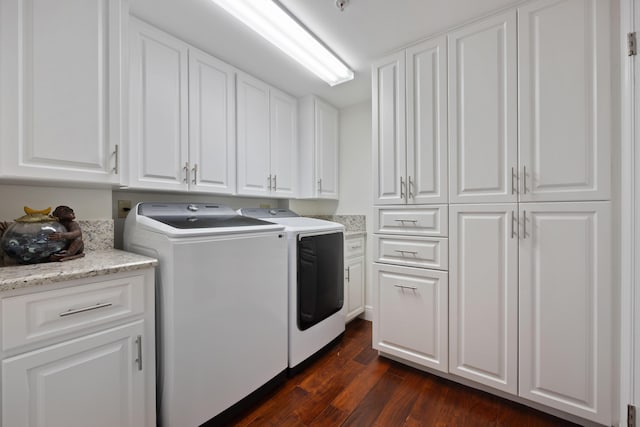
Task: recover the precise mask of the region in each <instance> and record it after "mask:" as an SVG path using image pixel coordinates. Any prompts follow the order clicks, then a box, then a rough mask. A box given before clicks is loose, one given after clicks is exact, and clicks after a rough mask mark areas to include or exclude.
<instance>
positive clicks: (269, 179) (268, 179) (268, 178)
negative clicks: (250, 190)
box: [267, 174, 271, 191]
mask: <svg viewBox="0 0 640 427" xmlns="http://www.w3.org/2000/svg"><path fill="white" fill-rule="evenodd" d="M267 181H269V191H271V174H269V176H268V177H267Z"/></svg>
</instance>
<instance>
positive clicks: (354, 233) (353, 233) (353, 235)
mask: <svg viewBox="0 0 640 427" xmlns="http://www.w3.org/2000/svg"><path fill="white" fill-rule="evenodd" d="M366 234H367V232H366V231H345V232H344V238H345V239H351V238H356V237H362V236H365V235H366Z"/></svg>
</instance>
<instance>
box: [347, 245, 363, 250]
mask: <svg viewBox="0 0 640 427" xmlns="http://www.w3.org/2000/svg"><path fill="white" fill-rule="evenodd" d="M360 248H362V245H353V246H349V249H360Z"/></svg>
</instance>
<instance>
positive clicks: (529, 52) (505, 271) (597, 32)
mask: <svg viewBox="0 0 640 427" xmlns="http://www.w3.org/2000/svg"><path fill="white" fill-rule="evenodd" d="M611 18H612V16H611V2H610V1H608V0H607V1H601V0H539V1H536V2H528V3H525V4H524V5H522V6H521V7H520V8H518V9H515V10H508V11H504V12H501V13H499V14H497V15H494V16H490V17H488V18H485V19H483V20H479V21H475V22H473V23H471V24H468V25H465V26H462V27H459V28H456V29H455V30H453V31H451V32H449V33H447V34H446V35H445V36H440V37H437V38H435V39H433V40H430V41H426V42H422V43H420V44H419V45H416V46H414V47H410V48H408V49H406V50H405V51H402V52H399V53H396V54H393V55H390V56H389V57H387V58H384V59H382V60H380V61H378V62H377V63H376V64H374V66H373V78H372V79H373V97H372V99H373V151H374V162H375V164H374V170H375V173H376V175H375V176H374V181H375V183H374V193H375V194H374V200H375V202H374V203H375V204H376V206H375V207H374V211H375V215H374V219H375V221H376V224H375V229H376V231H375V232H376V234H375V235H374V249H375V251H376V253H375V254H374V260H375V263H374V268H373V271H374V275H373V276H374V278H373V280H374V283H373V286H374V304H375V306H374V337H373V345H374V347H375V348H376V349H378V350H379V351H380V353H381V354H383V355H387V356H390V357H393V358H396V359H400V360H404V361H407V362H409V363H411V364H413V365H416V366H420V367H424V368H426V369H428V370H437V371H440V372H444V373H445V374H444V375H445V376H447V377H449V378H452V379H456V378H461V380H462V379H464V381H472V382H475V383H478V384H479V387H480V388H483V389H495V390H496V391H499V392H501V393H502V395H504V393H507V395H509V394H510V395H513V396H514V398H515V399H516V400H518V401H521V402H525V403H526V402H528V401H529V402H532V404H533V402H535V403H536V404H542V405H545V406H546V407H549V408H553V409H555V410H560V411H562V412H564V413H566V414H567V415H566V416H567V417H571V416H575V417H579V418H582V419H587V420H591V421H595V422H598V423H602V424H606V425H611V423H612V422H613V419H612V400H611V395H612V391H613V390H614V387H615V384H612V382H611V373H612V363H613V355H612V350H611V349H612V345H613V343H612V338H611V336H612V318H613V307H612V272H611V255H610V253H611V248H612V242H611V238H610V235H611V231H612V225H611V201H610V200H611V188H610V187H611V166H610V163H611V154H610V153H611V143H612V141H611V140H612V128H611V123H610V114H611V113H610V109H611V93H612V89H613V88H612V83H611V70H610V64H611V62H612V55H615V54H616V52H612V49H611V47H610V42H611V34H612V30H613V29H612V26H611ZM425 46H432V48H431V52H432V53H431V54H430V56H429V57H428V58H429V60H430V61H431V62H429V63H428V64H425V62H424V58H426V57H425V56H424V55H422V62H418V61H416V55H415V53H414V52H415V51H416V49H419V48H420V47H423V49H424V47H425ZM436 46H437V48H436ZM425 65H427V68H428V70H429V71H428V72H424V66H425ZM441 88H445V89H441ZM447 124H448V126H447ZM409 147H411V151H410V150H409ZM416 153H419V155H417V154H416ZM442 153H444V155H443V154H442ZM446 153H448V162H447V161H446V159H447V155H446ZM416 171H421V172H416ZM420 176H422V177H425V176H428V177H430V182H431V183H436V182H437V183H439V187H438V186H434V185H432V186H431V188H434V190H432V191H431V193H432V194H439V197H434V198H433V199H425V198H419V191H418V188H422V189H424V188H425V186H424V183H425V182H426V181H424V180H420V179H419V178H418V177H420ZM418 182H420V184H418ZM420 186H422V187H420ZM394 234H395V235H397V236H394ZM398 237H399V238H398ZM443 248H444V249H443ZM443 252H444V253H443ZM487 387H488V388H487ZM515 396H517V398H516V397H515Z"/></svg>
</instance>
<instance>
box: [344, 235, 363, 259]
mask: <svg viewBox="0 0 640 427" xmlns="http://www.w3.org/2000/svg"><path fill="white" fill-rule="evenodd" d="M363 255H364V237H352V238H347V239H345V240H344V257H345V258H353V257H357V256H363Z"/></svg>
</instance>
